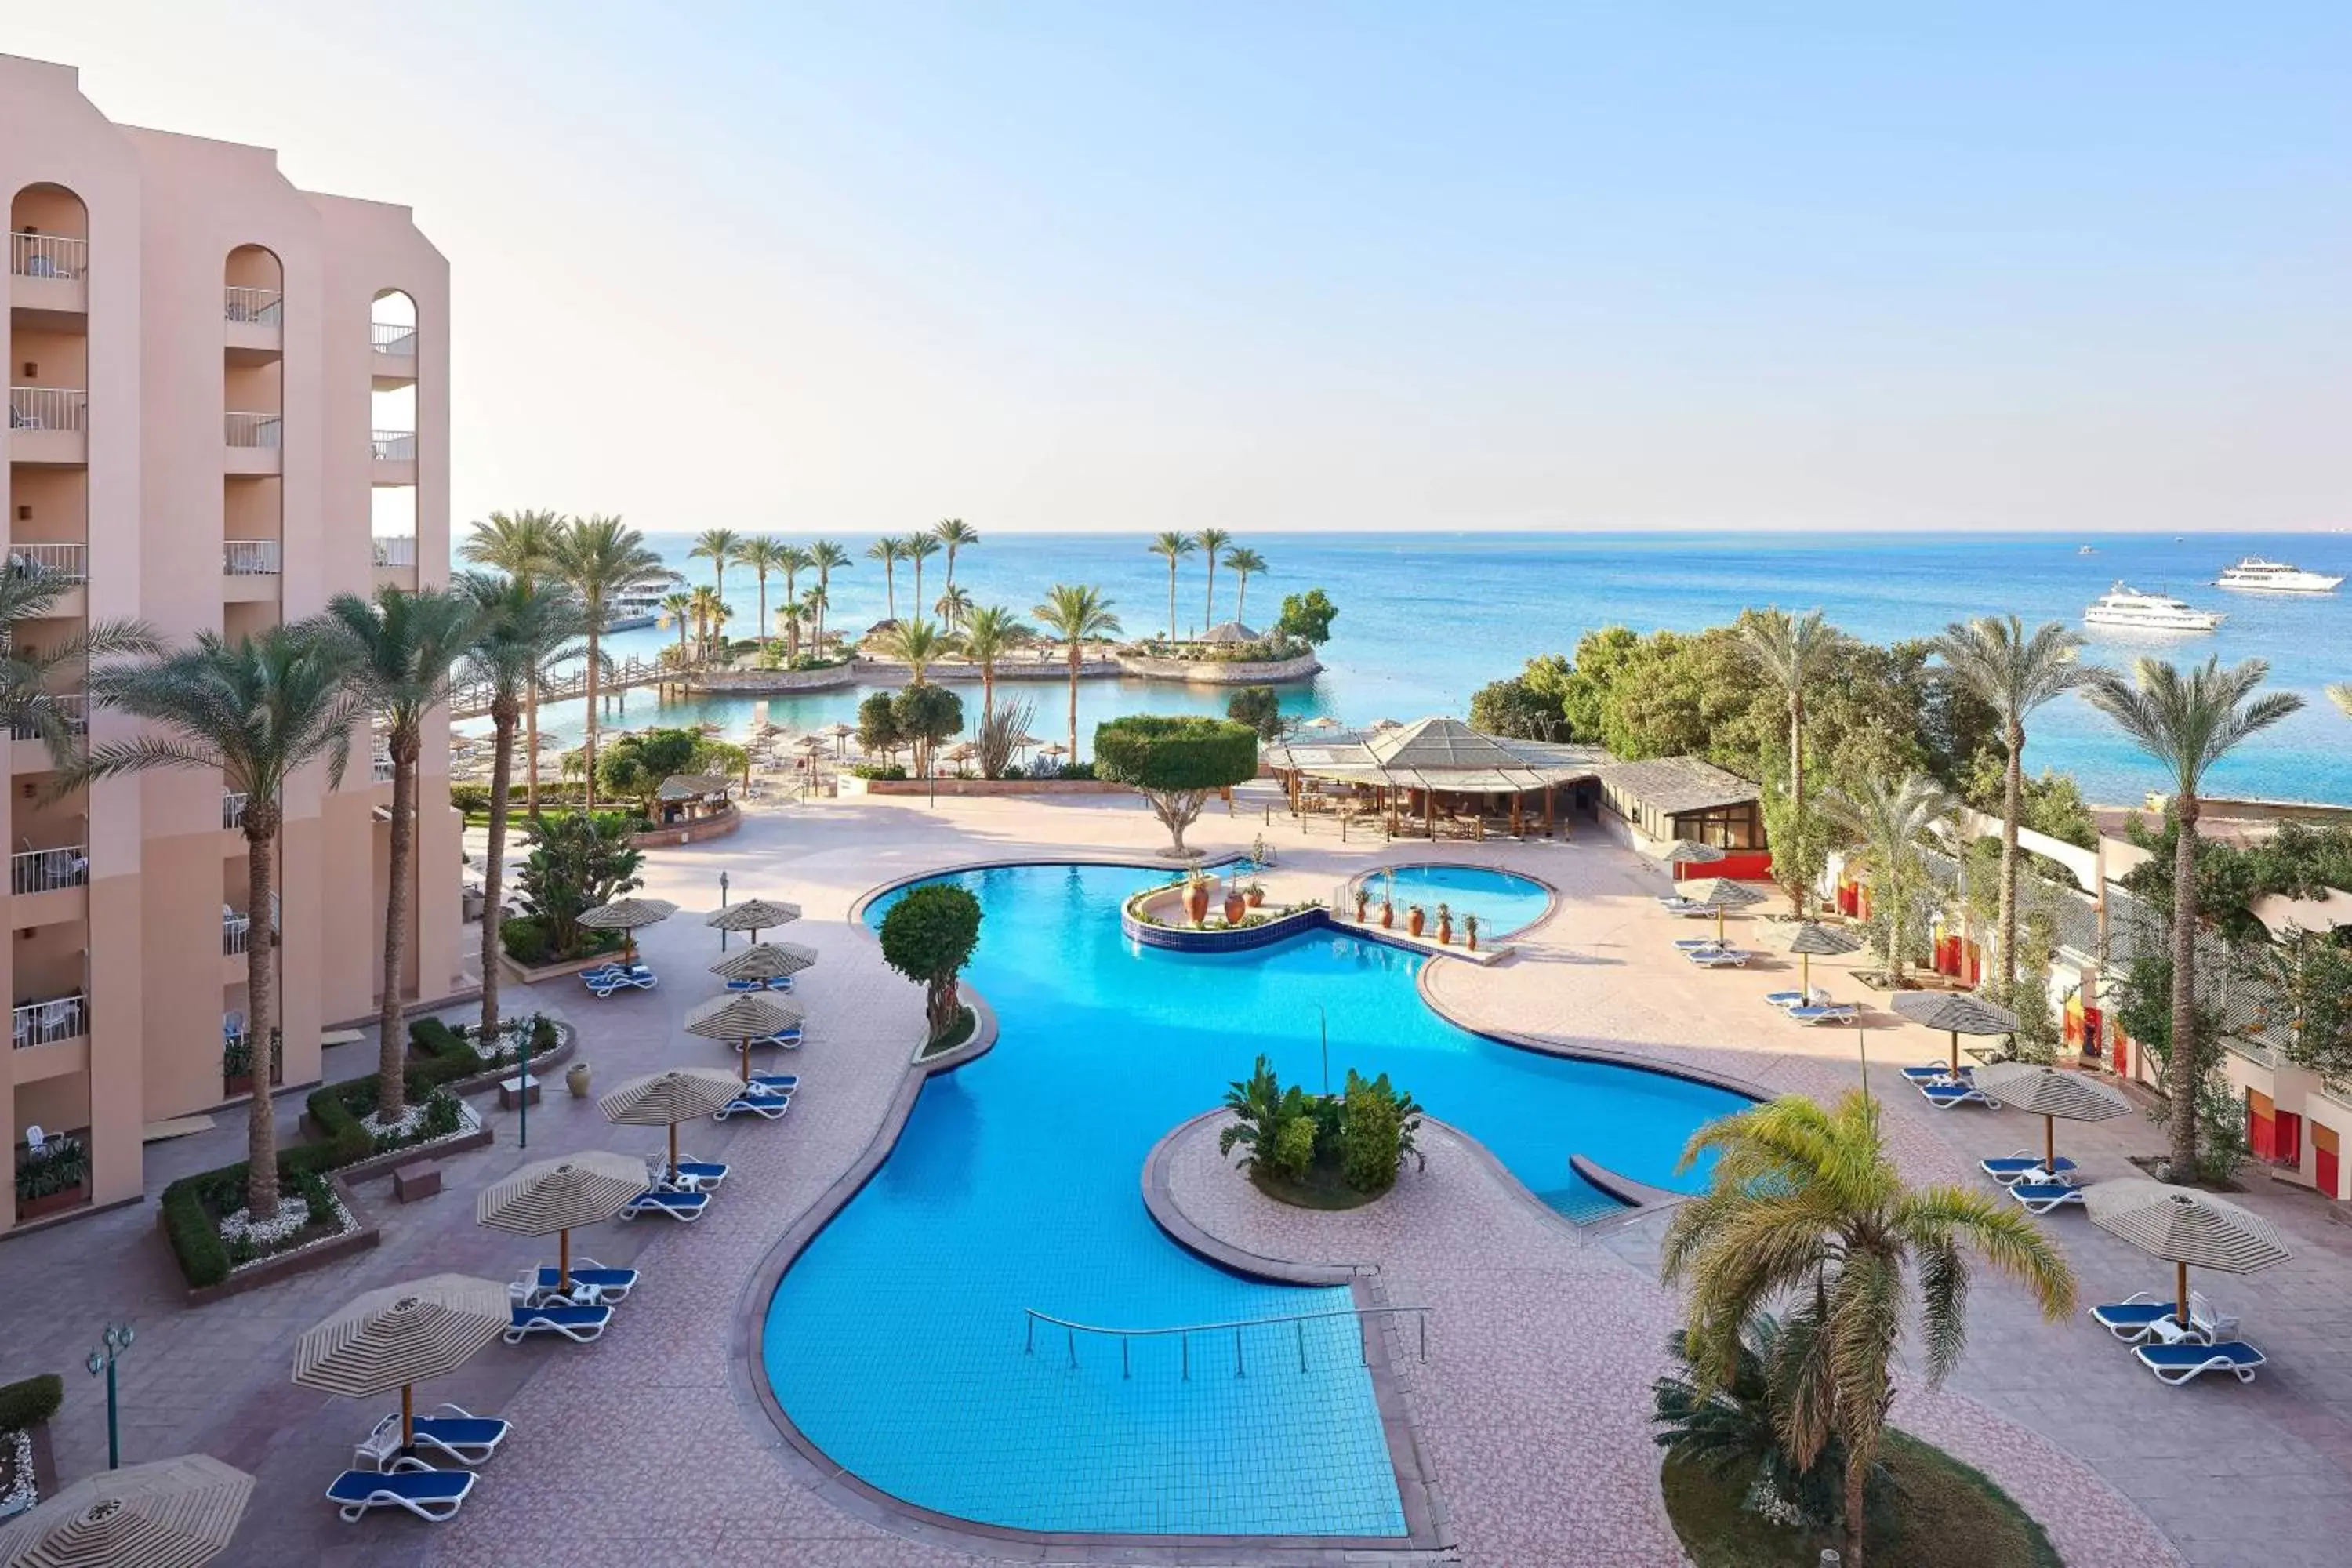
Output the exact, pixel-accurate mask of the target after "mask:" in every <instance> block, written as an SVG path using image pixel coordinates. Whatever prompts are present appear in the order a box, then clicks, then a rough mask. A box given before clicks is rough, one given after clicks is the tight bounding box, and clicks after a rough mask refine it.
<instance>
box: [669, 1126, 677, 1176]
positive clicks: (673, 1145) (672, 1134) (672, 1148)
mask: <svg viewBox="0 0 2352 1568" xmlns="http://www.w3.org/2000/svg"><path fill="white" fill-rule="evenodd" d="M669 1173H670V1175H671V1176H672V1177H673V1178H675V1177H676V1176H677V1122H675V1121H673V1122H671V1123H670V1124H669Z"/></svg>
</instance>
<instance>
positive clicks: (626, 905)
mask: <svg viewBox="0 0 2352 1568" xmlns="http://www.w3.org/2000/svg"><path fill="white" fill-rule="evenodd" d="M676 913H677V905H676V904H673V903H671V902H670V901H669V900H667V899H614V900H613V901H612V902H611V903H609V904H599V905H597V906H596V907H595V908H594V909H593V910H588V911H587V912H586V913H584V914H583V915H582V916H581V917H580V923H581V924H582V925H583V926H586V927H587V928H588V929H589V930H591V931H620V932H621V933H623V935H624V936H625V938H626V939H627V940H626V941H625V943H624V948H625V956H624V958H623V960H622V962H623V963H635V962H636V957H637V939H636V934H635V933H636V932H637V931H640V930H641V929H643V928H644V927H646V926H650V925H659V924H661V922H662V921H666V920H667V919H669V917H670V916H672V915H674V914H676Z"/></svg>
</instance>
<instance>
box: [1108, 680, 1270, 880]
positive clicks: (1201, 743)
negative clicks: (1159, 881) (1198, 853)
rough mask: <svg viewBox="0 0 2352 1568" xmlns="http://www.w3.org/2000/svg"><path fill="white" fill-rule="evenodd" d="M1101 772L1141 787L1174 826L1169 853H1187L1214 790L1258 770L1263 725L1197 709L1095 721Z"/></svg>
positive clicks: (1157, 811)
mask: <svg viewBox="0 0 2352 1568" xmlns="http://www.w3.org/2000/svg"><path fill="white" fill-rule="evenodd" d="M1095 776H1097V778H1101V779H1106V780H1108V781H1109V782H1110V783H1112V784H1126V785H1128V786H1129V788H1132V789H1134V790H1136V791H1138V792H1139V793H1140V794H1141V795H1142V796H1143V798H1144V799H1146V800H1148V801H1150V803H1151V810H1152V814H1153V815H1154V816H1158V817H1159V818H1160V821H1161V822H1162V823H1163V824H1165V825H1166V826H1167V828H1168V833H1169V837H1170V838H1171V840H1172V843H1171V847H1170V848H1169V851H1168V853H1169V854H1171V855H1172V856H1174V857H1176V858H1180V859H1181V858H1190V857H1191V856H1192V853H1193V851H1192V850H1189V849H1187V848H1185V847H1184V829H1186V828H1187V827H1190V826H1192V823H1193V820H1194V819H1195V818H1197V817H1198V816H1200V815H1201V806H1202V803H1203V802H1204V801H1206V800H1207V799H1208V798H1209V792H1210V791H1212V790H1222V789H1230V788H1232V787H1233V786H1234V785H1235V784H1242V783H1244V782H1246V781H1247V780H1250V779H1254V778H1255V777H1256V776H1257V731H1255V730H1252V729H1251V728H1249V727H1248V726H1247V725H1245V724H1235V723H1232V722H1230V721H1226V720H1223V719H1209V718H1203V717H1201V716H1199V715H1192V714H1188V715H1184V716H1181V717H1175V718H1171V717H1168V716H1166V715H1162V714H1153V713H1138V714H1134V715H1131V716H1129V717H1128V718H1125V719H1112V720H1108V721H1105V722H1104V723H1101V724H1098V725H1097V726H1096V727H1095Z"/></svg>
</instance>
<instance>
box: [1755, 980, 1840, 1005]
mask: <svg viewBox="0 0 2352 1568" xmlns="http://www.w3.org/2000/svg"><path fill="white" fill-rule="evenodd" d="M1764 1000H1765V1001H1767V1002H1769V1003H1770V1004H1771V1005H1773V1006H1775V1007H1826V1006H1828V1005H1830V994H1829V993H1828V992H1826V991H1824V990H1822V988H1821V987H1820V986H1818V985H1816V986H1814V987H1813V988H1812V989H1811V991H1775V992H1773V993H1771V994H1769V995H1768V996H1766V997H1765V998H1764Z"/></svg>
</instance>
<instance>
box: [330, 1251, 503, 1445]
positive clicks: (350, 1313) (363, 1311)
mask: <svg viewBox="0 0 2352 1568" xmlns="http://www.w3.org/2000/svg"><path fill="white" fill-rule="evenodd" d="M507 1323H508V1311H507V1290H506V1287H505V1286H503V1285H500V1284H499V1283H498V1282H497V1281H496V1280H491V1279H475V1278H473V1277H472V1276H471V1275H467V1274H436V1275H433V1276H431V1277H429V1278H427V1279H412V1280H409V1281H408V1282H407V1283H405V1284H401V1285H387V1286H385V1287H384V1288H383V1289H381V1290H371V1291H369V1292H368V1293H367V1294H366V1295H364V1296H361V1297H358V1298H356V1299H354V1300H352V1303H351V1304H350V1305H349V1306H347V1307H345V1308H344V1309H343V1310H341V1311H340V1312H337V1313H335V1314H334V1315H333V1316H332V1317H330V1318H327V1319H325V1320H324V1321H321V1322H320V1323H318V1324H317V1325H316V1326H315V1327H313V1328H311V1329H310V1330H309V1331H306V1332H305V1333H304V1334H303V1335H302V1337H301V1338H300V1339H299V1340H296V1341H295V1342H294V1381H295V1382H297V1383H299V1384H301V1385H302V1386H303V1387H305V1388H317V1389H323V1390H324V1391H326V1392H327V1393H329V1394H342V1395H343V1396H345V1397H346V1398H350V1399H365V1398H366V1397H368V1396H369V1395H370V1394H383V1393H388V1392H389V1391H391V1390H393V1389H395V1388H397V1389H398V1390H400V1443H401V1447H408V1445H409V1444H410V1443H411V1442H412V1441H414V1440H415V1430H414V1423H415V1403H414V1400H413V1397H412V1395H411V1394H410V1384H416V1383H422V1382H423V1381H424V1380H425V1379H426V1378H428V1377H439V1376H441V1375H443V1374H444V1373H451V1372H455V1371H456V1370H457V1368H458V1367H460V1366H463V1365H464V1364H465V1363H467V1362H468V1361H470V1360H472V1359H473V1356H474V1353H475V1352H478V1351H479V1350H480V1349H481V1348H482V1347H483V1346H484V1345H487V1344H488V1343H489V1342H491V1341H492V1340H494V1339H497V1338H498V1337H499V1334H500V1333H502V1332H504V1331H505V1330H506V1327H507Z"/></svg>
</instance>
